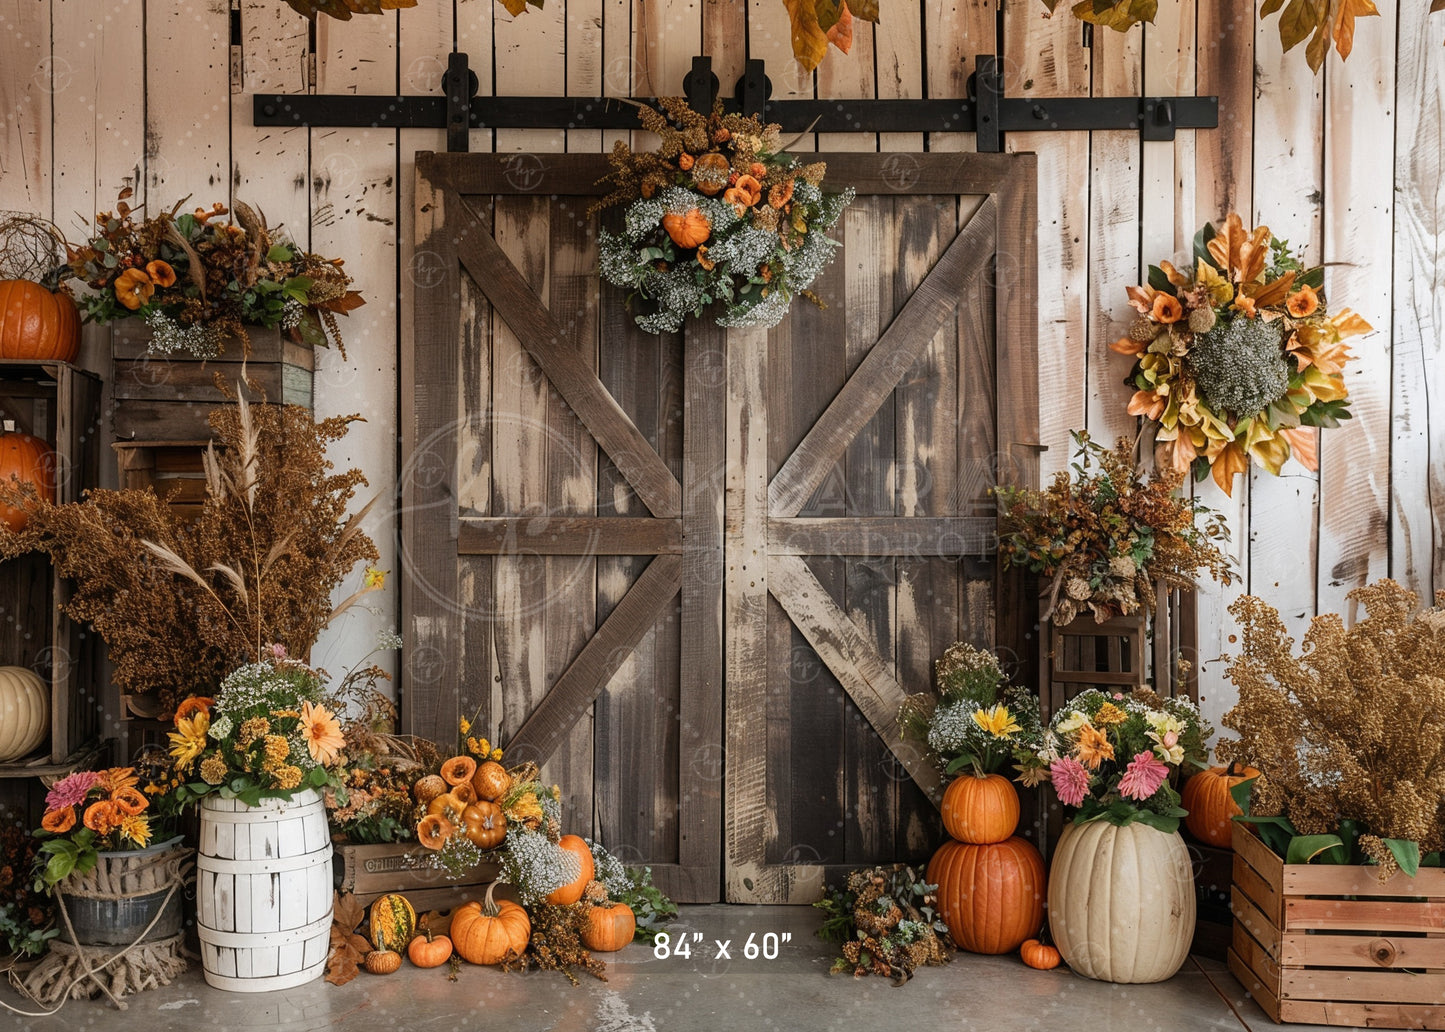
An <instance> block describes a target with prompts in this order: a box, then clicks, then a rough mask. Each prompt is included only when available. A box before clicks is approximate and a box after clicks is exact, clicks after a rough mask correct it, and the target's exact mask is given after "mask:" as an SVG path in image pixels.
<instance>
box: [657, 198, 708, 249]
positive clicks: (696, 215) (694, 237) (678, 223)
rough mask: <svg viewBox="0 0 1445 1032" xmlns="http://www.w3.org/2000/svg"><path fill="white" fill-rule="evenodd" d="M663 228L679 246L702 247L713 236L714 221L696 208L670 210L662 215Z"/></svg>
mask: <svg viewBox="0 0 1445 1032" xmlns="http://www.w3.org/2000/svg"><path fill="white" fill-rule="evenodd" d="M662 228H663V229H665V230H667V235H668V236H670V237H672V242H673V243H674V244H676V245H677V246H678V247H685V248H688V249H691V248H694V247H701V246H702V245H703V244H705V243H707V239H708V237H710V236H712V222H711V221H709V220H708V217H707V216H706V215H704V214H703V213H702V212H701V211H699V210H698V209H696V208H689V209H688V210H687V211H683V212H676V211H670V212H668V213H667V214H666V215H664V216H663V217H662Z"/></svg>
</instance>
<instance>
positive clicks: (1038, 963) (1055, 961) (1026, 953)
mask: <svg viewBox="0 0 1445 1032" xmlns="http://www.w3.org/2000/svg"><path fill="white" fill-rule="evenodd" d="M1019 957H1020V958H1021V959H1022V960H1023V962H1024V963H1025V964H1027V965H1028V966H1029V967H1031V968H1038V969H1039V970H1040V971H1052V970H1053V969H1054V968H1056V967H1058V966H1059V964H1060V963H1061V962H1062V961H1063V959H1064V958H1063V957H1061V956H1059V950H1058V947H1057V946H1050V945H1049V944H1048V943H1046V942H1040V941H1039V940H1038V939H1026V940H1024V944H1023V945H1022V946H1020V947H1019Z"/></svg>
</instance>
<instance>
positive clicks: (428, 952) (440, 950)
mask: <svg viewBox="0 0 1445 1032" xmlns="http://www.w3.org/2000/svg"><path fill="white" fill-rule="evenodd" d="M406 955H407V958H408V959H409V960H410V961H411V962H412V963H413V964H415V965H416V966H417V967H419V968H434V967H441V966H442V965H443V964H445V963H446V962H447V961H449V960H451V959H452V941H451V939H450V938H448V937H447V936H445V935H433V934H432V930H431V929H430V928H425V927H424V928H423V929H422V931H421V934H420V935H418V936H417V937H416V938H414V939H412V941H411V942H409V943H408V944H407V947H406Z"/></svg>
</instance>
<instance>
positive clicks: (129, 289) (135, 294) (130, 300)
mask: <svg viewBox="0 0 1445 1032" xmlns="http://www.w3.org/2000/svg"><path fill="white" fill-rule="evenodd" d="M155 292H156V285H155V284H154V283H152V282H151V278H150V277H149V276H147V275H146V272H145V270H144V269H126V270H125V272H122V273H121V274H120V275H119V276H117V277H116V278H115V299H116V300H117V301H119V302H120V303H121V304H123V305H125V306H126V307H127V308H129V309H130V310H131V311H132V312H134V311H135V310H136V309H138V308H139V307H140V306H141V305H143V304H145V303H146V302H147V301H149V300H150V299H151V295H152V294H154V293H155Z"/></svg>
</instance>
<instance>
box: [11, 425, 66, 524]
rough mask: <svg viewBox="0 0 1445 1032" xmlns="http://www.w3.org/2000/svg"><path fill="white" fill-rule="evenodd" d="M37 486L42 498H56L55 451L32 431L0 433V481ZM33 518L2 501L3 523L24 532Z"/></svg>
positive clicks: (24, 511) (22, 509)
mask: <svg viewBox="0 0 1445 1032" xmlns="http://www.w3.org/2000/svg"><path fill="white" fill-rule="evenodd" d="M11 481H19V483H20V485H21V486H24V485H26V484H30V485H33V486H34V488H35V492H36V494H38V495H39V496H40V498H41V500H42V501H47V502H53V501H55V452H53V451H52V450H51V448H50V445H48V444H46V443H45V442H44V441H42V440H41V439H40V438H38V437H32V436H31V435H30V434H22V433H8V434H0V484H7V485H10V486H13V484H11V483H10V482H11ZM29 521H30V514H29V513H28V512H27V511H26V510H25V509H24V508H17V507H16V506H13V505H6V504H5V503H3V502H0V523H4V524H5V525H6V526H7V527H9V528H10V529H11V530H13V531H16V532H17V533H18V532H19V531H22V530H24V529H25V524H26V523H28V522H29Z"/></svg>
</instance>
